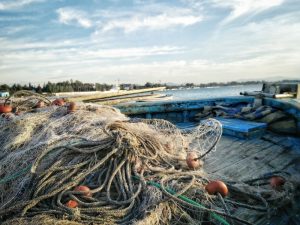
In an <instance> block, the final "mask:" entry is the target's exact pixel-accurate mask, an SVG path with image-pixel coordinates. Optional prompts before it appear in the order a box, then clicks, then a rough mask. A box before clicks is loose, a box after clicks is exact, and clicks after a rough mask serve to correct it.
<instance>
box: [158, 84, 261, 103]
mask: <svg viewBox="0 0 300 225" xmlns="http://www.w3.org/2000/svg"><path fill="white" fill-rule="evenodd" d="M261 89H262V84H251V85H237V86H226V87H209V88H195V89H181V90H166V91H162V92H160V93H162V94H171V95H172V96H173V100H187V99H200V98H215V97H224V96H238V95H240V92H244V91H260V90H261Z"/></svg>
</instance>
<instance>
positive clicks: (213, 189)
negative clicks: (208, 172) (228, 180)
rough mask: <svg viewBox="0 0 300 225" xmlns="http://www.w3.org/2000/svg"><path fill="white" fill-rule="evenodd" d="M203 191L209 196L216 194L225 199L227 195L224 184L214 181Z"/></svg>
mask: <svg viewBox="0 0 300 225" xmlns="http://www.w3.org/2000/svg"><path fill="white" fill-rule="evenodd" d="M205 190H206V191H207V192H208V194H210V195H215V194H217V193H220V194H221V195H222V196H223V197H225V196H226V195H227V194H228V188H227V186H226V184H225V183H224V182H222V181H220V180H215V181H211V182H209V183H208V184H207V185H206V186H205Z"/></svg>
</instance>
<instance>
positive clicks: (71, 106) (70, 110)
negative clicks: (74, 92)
mask: <svg viewBox="0 0 300 225" xmlns="http://www.w3.org/2000/svg"><path fill="white" fill-rule="evenodd" d="M76 109H77V107H76V103H75V102H70V103H69V106H68V113H73V112H75V111H76Z"/></svg>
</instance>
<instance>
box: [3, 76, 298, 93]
mask: <svg viewBox="0 0 300 225" xmlns="http://www.w3.org/2000/svg"><path fill="white" fill-rule="evenodd" d="M277 82H280V83H284V82H297V83H300V80H295V79H290V80H280V81H264V80H259V81H239V82H238V81H231V82H210V83H201V84H195V83H184V84H175V83H151V82H146V83H145V84H144V85H140V84H131V83H121V84H115V85H112V84H106V83H83V82H81V81H78V80H76V81H73V80H70V81H62V82H57V83H51V82H47V83H44V84H43V85H42V86H41V85H32V84H31V83H29V84H28V85H20V84H13V85H7V84H0V92H9V93H10V94H12V93H14V92H16V91H19V90H30V91H35V92H37V93H49V94H54V93H61V92H74V93H75V92H95V91H100V92H105V91H111V90H114V91H118V90H140V89H148V88H159V87H165V88H166V89H167V90H170V89H192V88H216V87H226V86H239V85H252V84H263V83H277Z"/></svg>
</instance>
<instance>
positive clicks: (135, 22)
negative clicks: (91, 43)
mask: <svg viewBox="0 0 300 225" xmlns="http://www.w3.org/2000/svg"><path fill="white" fill-rule="evenodd" d="M200 21H202V17H201V16H193V15H177V16H176V15H167V14H160V15H156V16H145V17H143V16H136V17H132V18H129V19H116V20H111V21H108V23H106V24H105V25H104V26H103V28H102V31H104V32H105V31H110V30H114V29H122V30H124V31H125V32H127V33H128V32H132V31H136V30H139V29H143V28H146V29H151V30H159V29H164V28H168V27H173V26H190V25H193V24H195V23H199V22H200Z"/></svg>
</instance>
